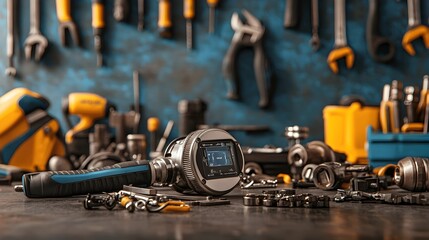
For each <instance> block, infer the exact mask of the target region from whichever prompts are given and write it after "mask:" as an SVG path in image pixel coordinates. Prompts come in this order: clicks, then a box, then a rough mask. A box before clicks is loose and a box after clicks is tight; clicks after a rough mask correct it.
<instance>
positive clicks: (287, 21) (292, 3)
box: [283, 0, 299, 28]
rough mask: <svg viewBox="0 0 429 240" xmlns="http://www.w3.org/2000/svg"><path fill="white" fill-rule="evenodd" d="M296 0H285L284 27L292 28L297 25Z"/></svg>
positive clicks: (297, 2)
mask: <svg viewBox="0 0 429 240" xmlns="http://www.w3.org/2000/svg"><path fill="white" fill-rule="evenodd" d="M298 4H299V1H298V0H286V7H285V16H284V22H283V25H284V27H285V28H293V27H296V25H298V10H299V9H298Z"/></svg>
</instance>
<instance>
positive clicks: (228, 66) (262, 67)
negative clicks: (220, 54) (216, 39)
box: [222, 10, 271, 108]
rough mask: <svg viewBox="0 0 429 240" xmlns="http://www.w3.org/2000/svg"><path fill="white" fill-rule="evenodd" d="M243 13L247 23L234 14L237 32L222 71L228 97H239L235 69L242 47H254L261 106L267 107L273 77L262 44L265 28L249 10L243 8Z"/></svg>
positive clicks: (232, 20)
mask: <svg viewBox="0 0 429 240" xmlns="http://www.w3.org/2000/svg"><path fill="white" fill-rule="evenodd" d="M242 13H243V15H244V17H245V18H246V23H243V22H242V21H241V19H240V17H239V15H238V13H234V14H233V15H232V18H231V27H232V29H233V30H234V31H235V33H234V36H233V37H232V41H231V45H230V47H229V49H228V51H227V53H226V55H225V57H224V59H223V64H222V71H223V74H224V76H225V80H226V83H227V89H228V93H227V97H228V98H229V99H233V100H236V99H239V93H238V87H237V74H236V71H235V70H236V67H235V61H236V56H237V54H238V51H239V50H240V49H241V48H242V47H252V48H253V50H254V59H253V67H254V70H255V78H256V83H257V85H258V91H259V96H260V99H259V107H260V108H265V107H267V106H268V101H269V96H268V95H269V94H268V87H267V85H268V81H269V79H270V77H271V73H270V69H269V67H268V61H267V59H266V56H265V53H264V50H263V46H262V37H263V36H264V33H265V28H264V26H262V24H261V22H260V21H259V20H258V19H257V18H256V17H254V16H253V15H252V14H250V13H249V12H248V11H246V10H243V11H242Z"/></svg>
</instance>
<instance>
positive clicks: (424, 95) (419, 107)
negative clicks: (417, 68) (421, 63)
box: [417, 75, 429, 121]
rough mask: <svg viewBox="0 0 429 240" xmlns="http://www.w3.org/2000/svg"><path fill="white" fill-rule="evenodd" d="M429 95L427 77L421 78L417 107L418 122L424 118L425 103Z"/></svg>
mask: <svg viewBox="0 0 429 240" xmlns="http://www.w3.org/2000/svg"><path fill="white" fill-rule="evenodd" d="M428 94H429V75H424V76H423V81H422V90H421V91H420V99H419V104H418V105H417V117H418V120H419V121H423V120H424V118H425V111H426V101H427V97H428Z"/></svg>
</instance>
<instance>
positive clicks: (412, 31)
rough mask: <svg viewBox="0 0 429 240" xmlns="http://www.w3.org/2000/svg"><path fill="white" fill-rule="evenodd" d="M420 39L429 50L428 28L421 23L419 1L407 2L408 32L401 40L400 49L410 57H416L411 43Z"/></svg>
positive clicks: (409, 0)
mask: <svg viewBox="0 0 429 240" xmlns="http://www.w3.org/2000/svg"><path fill="white" fill-rule="evenodd" d="M420 37H421V38H422V39H423V43H424V44H425V47H426V48H428V49H429V27H427V26H425V25H423V24H422V23H421V16H420V0H408V31H407V32H406V33H405V34H404V37H403V38H402V47H403V48H404V49H405V51H406V52H407V53H408V54H410V55H411V56H414V55H416V51H415V50H414V48H413V45H411V43H412V42H413V41H414V40H416V39H417V38H420Z"/></svg>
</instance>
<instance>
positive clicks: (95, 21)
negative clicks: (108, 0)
mask: <svg viewBox="0 0 429 240" xmlns="http://www.w3.org/2000/svg"><path fill="white" fill-rule="evenodd" d="M103 28H104V4H103V0H92V29H93V33H94V48H95V51H96V52H97V67H101V66H102V65H103V55H102V53H101V48H102V44H101V34H102V32H103Z"/></svg>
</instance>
